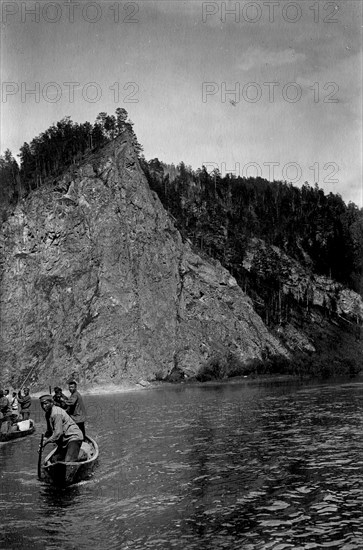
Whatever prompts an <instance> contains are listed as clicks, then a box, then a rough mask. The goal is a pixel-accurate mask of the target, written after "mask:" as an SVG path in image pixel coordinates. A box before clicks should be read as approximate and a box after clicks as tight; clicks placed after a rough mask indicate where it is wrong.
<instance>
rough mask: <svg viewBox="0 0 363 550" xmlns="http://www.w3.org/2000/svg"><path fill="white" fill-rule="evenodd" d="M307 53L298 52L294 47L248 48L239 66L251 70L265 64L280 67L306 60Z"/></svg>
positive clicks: (244, 69)
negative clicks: (278, 49)
mask: <svg viewBox="0 0 363 550" xmlns="http://www.w3.org/2000/svg"><path fill="white" fill-rule="evenodd" d="M305 57H306V56H305V54H303V53H296V52H295V50H294V49H293V48H288V49H286V50H281V51H275V52H274V51H271V50H267V49H265V50H263V49H261V48H255V49H254V48H248V50H247V52H246V53H245V54H244V55H243V56H242V60H241V61H240V63H239V68H240V69H242V70H243V71H249V70H250V69H252V68H258V67H263V66H266V65H267V66H270V67H280V66H282V65H287V64H292V63H298V62H300V61H304V60H305Z"/></svg>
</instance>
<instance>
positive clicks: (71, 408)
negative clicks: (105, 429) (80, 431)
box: [66, 391, 86, 424]
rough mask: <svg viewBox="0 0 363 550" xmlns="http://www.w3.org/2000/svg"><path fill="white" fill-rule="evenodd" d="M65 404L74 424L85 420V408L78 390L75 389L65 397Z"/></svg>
mask: <svg viewBox="0 0 363 550" xmlns="http://www.w3.org/2000/svg"><path fill="white" fill-rule="evenodd" d="M66 404H67V413H68V414H69V415H70V416H71V417H72V418H73V420H74V421H75V422H76V424H78V423H79V422H84V421H85V420H86V409H85V406H84V404H83V399H82V396H81V394H80V393H78V391H75V392H74V393H72V394H71V395H70V396H69V397H68V398H67V400H66Z"/></svg>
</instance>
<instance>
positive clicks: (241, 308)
mask: <svg viewBox="0 0 363 550" xmlns="http://www.w3.org/2000/svg"><path fill="white" fill-rule="evenodd" d="M0 244H1V310H0V316H1V373H0V376H1V380H0V381H1V382H2V383H10V384H12V385H14V386H17V385H18V384H20V383H21V382H22V381H23V380H24V379H27V381H28V383H31V384H32V387H33V389H36V388H38V387H39V388H44V386H47V385H48V384H52V385H54V384H56V383H64V381H65V380H66V378H67V377H69V376H70V375H75V376H76V377H77V378H78V379H79V380H80V381H81V382H82V384H83V385H92V384H97V385H102V384H105V385H106V384H110V383H111V384H112V383H115V384H121V383H135V382H138V381H140V380H145V379H146V380H153V379H155V378H160V377H165V376H166V375H167V374H168V373H170V372H171V371H172V370H173V369H174V368H175V367H177V368H178V369H181V370H182V371H184V372H185V373H186V374H193V373H196V372H197V371H198V370H199V369H200V368H201V367H202V366H203V365H204V364H205V363H206V362H207V361H209V360H211V359H213V357H214V356H216V355H218V354H225V355H227V354H232V355H233V356H234V357H237V358H238V360H239V361H241V362H242V363H248V362H249V361H250V360H251V359H254V358H261V356H262V355H263V356H266V354H267V355H287V353H288V352H287V351H286V348H285V347H284V346H283V345H282V344H281V343H279V341H278V339H277V338H275V337H274V336H272V335H271V334H270V333H269V331H268V330H267V328H266V327H265V325H264V323H263V322H262V320H261V318H260V317H259V316H258V315H257V314H256V312H255V311H254V309H253V305H252V301H251V300H250V299H249V298H248V297H247V296H246V294H245V293H244V292H243V291H242V290H241V289H240V287H239V286H238V285H237V284H236V281H235V279H234V278H233V277H232V276H231V275H230V274H229V273H228V271H226V270H225V269H224V268H223V267H222V266H221V265H220V264H219V263H218V262H215V261H213V260H208V259H206V258H202V257H200V256H198V255H196V254H195V253H194V252H193V251H192V249H191V246H190V244H189V243H188V242H183V241H182V238H181V236H180V234H179V232H178V231H177V230H176V228H175V226H174V224H173V221H172V219H171V218H170V216H169V215H168V214H167V212H166V211H165V210H164V208H163V206H162V205H161V203H160V201H159V199H158V197H157V195H156V194H155V193H154V192H152V191H151V190H150V188H149V186H148V183H147V181H146V179H145V176H144V174H143V171H142V170H141V168H140V165H139V162H138V158H137V155H136V153H135V150H134V148H133V145H132V138H131V136H130V135H129V134H128V133H127V132H124V134H122V135H121V136H119V137H118V138H117V139H116V140H115V141H113V142H111V143H109V144H108V145H107V146H105V147H104V148H103V149H102V150H100V151H98V152H97V153H94V154H92V155H89V156H88V157H87V158H86V159H85V160H84V161H83V163H82V164H81V165H80V166H78V167H74V168H73V169H72V170H68V171H67V173H65V174H64V175H63V176H62V177H61V178H58V180H57V182H56V183H52V184H50V183H49V184H48V185H45V186H43V187H42V188H40V189H37V190H35V191H33V192H32V193H30V194H29V195H28V196H27V197H26V198H24V199H22V200H21V201H20V202H19V203H18V205H17V207H16V209H15V210H14V211H13V212H12V213H11V215H10V216H9V217H8V219H7V220H6V222H4V224H3V227H2V232H1V243H0Z"/></svg>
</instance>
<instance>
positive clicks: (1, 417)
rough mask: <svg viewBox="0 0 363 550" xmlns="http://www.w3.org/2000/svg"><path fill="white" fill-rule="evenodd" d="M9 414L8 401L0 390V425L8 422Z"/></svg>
mask: <svg viewBox="0 0 363 550" xmlns="http://www.w3.org/2000/svg"><path fill="white" fill-rule="evenodd" d="M10 414H11V409H10V403H9V399H8V398H7V397H5V395H4V390H0V425H1V424H2V423H3V422H6V421H7V420H9V418H10Z"/></svg>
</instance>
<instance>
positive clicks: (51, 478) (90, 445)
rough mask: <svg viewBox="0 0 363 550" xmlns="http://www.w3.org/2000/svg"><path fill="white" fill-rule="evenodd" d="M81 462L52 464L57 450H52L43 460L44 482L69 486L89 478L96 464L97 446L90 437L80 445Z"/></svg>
mask: <svg viewBox="0 0 363 550" xmlns="http://www.w3.org/2000/svg"><path fill="white" fill-rule="evenodd" d="M81 450H82V451H83V453H82V454H83V456H84V458H83V460H80V461H77V462H52V457H53V455H54V454H55V453H56V451H57V448H55V449H53V450H52V451H51V452H50V453H49V455H47V457H46V458H45V460H44V463H43V467H42V472H43V476H44V479H45V481H47V482H49V483H53V484H54V485H71V484H72V483H78V482H79V481H82V480H84V479H87V478H89V477H91V475H92V473H93V470H94V468H95V466H96V465H97V462H98V445H97V443H96V441H95V440H94V439H92V438H91V437H87V436H86V438H85V440H84V441H83V443H82V446H81Z"/></svg>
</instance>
